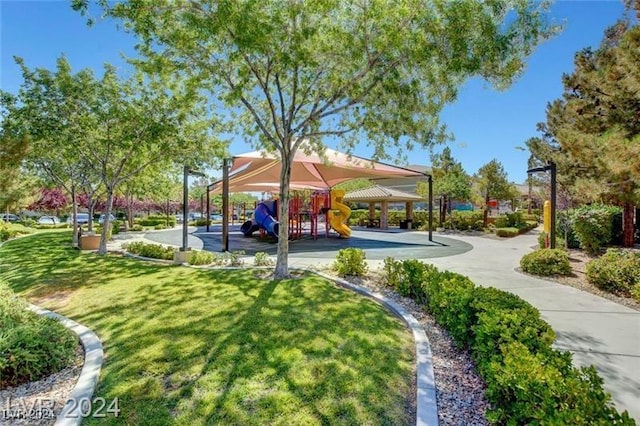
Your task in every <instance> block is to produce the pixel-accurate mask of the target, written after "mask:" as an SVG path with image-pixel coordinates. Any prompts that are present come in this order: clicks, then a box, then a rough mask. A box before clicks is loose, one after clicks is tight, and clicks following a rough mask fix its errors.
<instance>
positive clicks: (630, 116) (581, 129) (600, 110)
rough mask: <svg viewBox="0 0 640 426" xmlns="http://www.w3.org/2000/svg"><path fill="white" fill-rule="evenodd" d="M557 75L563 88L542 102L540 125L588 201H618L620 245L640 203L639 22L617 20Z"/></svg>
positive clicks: (629, 238)
mask: <svg viewBox="0 0 640 426" xmlns="http://www.w3.org/2000/svg"><path fill="white" fill-rule="evenodd" d="M574 63H575V69H574V71H573V73H571V74H566V75H564V76H563V83H564V94H563V97H562V98H561V99H558V100H556V101H554V102H552V103H551V104H549V106H548V107H547V122H546V124H544V125H543V126H542V127H543V128H544V129H545V130H546V131H547V132H548V133H549V134H550V135H551V136H552V137H553V138H554V139H555V141H557V144H558V146H559V150H558V151H556V152H554V153H553V156H554V159H555V160H556V161H560V162H563V163H564V164H565V165H566V167H564V168H563V170H560V171H561V172H566V173H567V174H568V175H569V176H570V177H571V178H572V179H573V187H574V191H575V192H579V193H582V194H584V195H585V196H586V197H588V199H589V200H590V201H596V200H597V201H604V202H613V203H615V204H619V205H621V206H622V207H623V218H624V220H623V245H624V246H626V247H632V246H633V243H634V226H633V222H634V213H635V209H634V206H635V205H637V204H638V203H640V162H638V161H632V159H637V158H640V67H638V64H639V63H640V26H638V25H635V26H632V24H631V22H630V21H620V22H619V23H618V24H616V25H615V26H613V27H611V28H609V29H608V30H607V31H606V32H605V37H604V40H603V41H602V44H601V45H600V47H599V48H598V49H597V50H595V51H594V50H592V49H584V50H582V51H580V52H578V53H577V54H576V56H575V61H574Z"/></svg>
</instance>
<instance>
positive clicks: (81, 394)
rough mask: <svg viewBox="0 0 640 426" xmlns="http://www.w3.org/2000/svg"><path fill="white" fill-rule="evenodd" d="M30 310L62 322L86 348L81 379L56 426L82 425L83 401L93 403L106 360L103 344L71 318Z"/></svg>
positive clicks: (33, 308)
mask: <svg viewBox="0 0 640 426" xmlns="http://www.w3.org/2000/svg"><path fill="white" fill-rule="evenodd" d="M29 309H31V310H32V311H34V312H36V313H37V314H39V315H43V316H46V317H49V318H54V319H57V320H58V321H60V323H61V324H62V325H64V326H65V327H66V328H68V329H69V330H71V331H73V332H74V333H76V334H77V335H78V337H79V338H80V342H81V343H82V346H83V347H84V365H83V366H82V371H81V372H80V377H79V378H78V382H77V383H76V385H75V387H74V388H73V390H72V391H71V395H70V396H69V398H68V399H67V402H66V404H65V406H64V407H63V409H62V411H61V412H60V414H58V418H57V420H56V423H55V424H56V426H75V425H80V423H81V422H82V416H81V414H80V411H81V409H82V407H81V405H82V401H83V400H88V401H89V402H91V397H92V396H93V392H94V391H95V388H96V384H97V383H98V378H99V377H100V369H101V368H102V363H103V360H104V351H103V350H102V343H101V342H100V339H99V338H98V336H96V334H95V333H94V332H93V331H91V330H89V329H88V328H87V327H85V326H84V325H81V324H78V323H77V322H75V321H73V320H70V319H69V318H66V317H63V316H62V315H60V314H57V313H55V312H52V311H49V310H47V309H44V308H41V307H39V306H36V305H30V306H29Z"/></svg>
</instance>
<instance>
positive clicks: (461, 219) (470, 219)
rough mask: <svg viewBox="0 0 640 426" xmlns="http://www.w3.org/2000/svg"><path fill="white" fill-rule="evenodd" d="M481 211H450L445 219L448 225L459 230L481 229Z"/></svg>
mask: <svg viewBox="0 0 640 426" xmlns="http://www.w3.org/2000/svg"><path fill="white" fill-rule="evenodd" d="M483 219H484V217H483V213H482V212H481V211H477V212H476V211H473V212H470V211H458V210H454V211H452V212H451V217H450V218H449V219H448V220H447V222H448V224H449V227H450V228H453V229H458V230H461V231H471V230H474V231H482V229H483V223H484V222H483Z"/></svg>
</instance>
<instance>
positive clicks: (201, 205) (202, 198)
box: [200, 194, 204, 216]
mask: <svg viewBox="0 0 640 426" xmlns="http://www.w3.org/2000/svg"><path fill="white" fill-rule="evenodd" d="M200 215H201V216H204V194H200Z"/></svg>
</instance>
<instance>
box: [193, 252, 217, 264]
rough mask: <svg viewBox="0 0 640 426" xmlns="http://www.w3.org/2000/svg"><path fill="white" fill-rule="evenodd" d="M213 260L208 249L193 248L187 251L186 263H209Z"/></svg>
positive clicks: (212, 255)
mask: <svg viewBox="0 0 640 426" xmlns="http://www.w3.org/2000/svg"><path fill="white" fill-rule="evenodd" d="M213 260H214V254H213V253H211V252H210V251H204V250H193V251H191V252H190V253H189V259H188V263H189V264H190V265H211V264H212V263H213Z"/></svg>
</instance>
